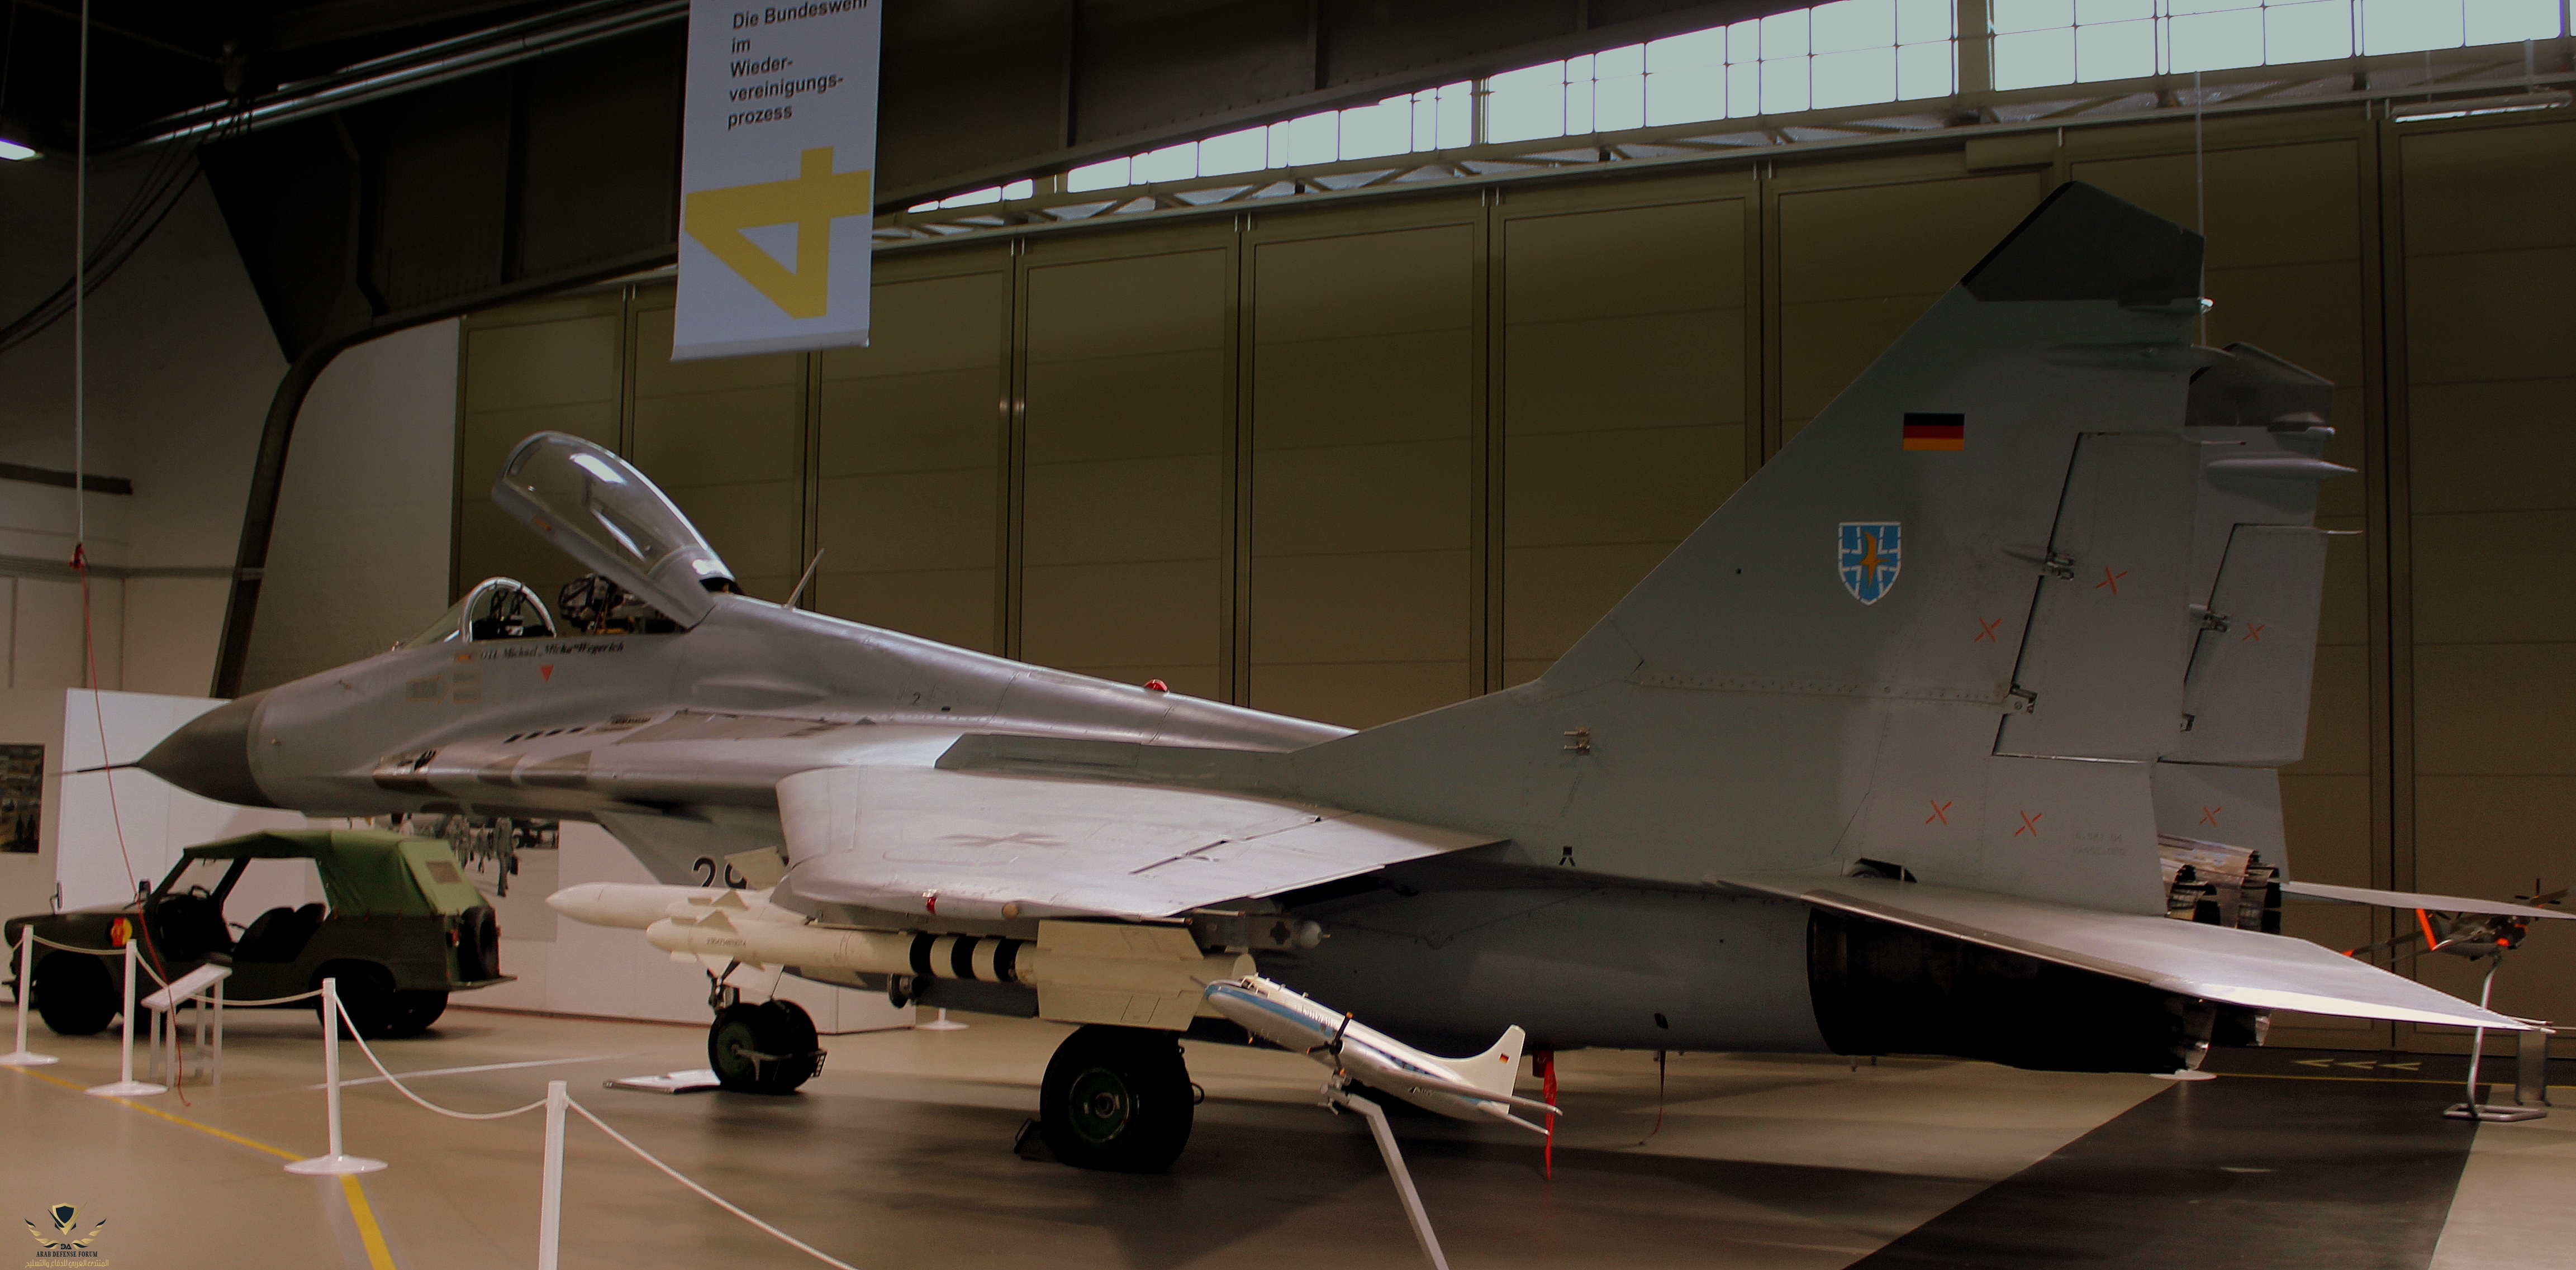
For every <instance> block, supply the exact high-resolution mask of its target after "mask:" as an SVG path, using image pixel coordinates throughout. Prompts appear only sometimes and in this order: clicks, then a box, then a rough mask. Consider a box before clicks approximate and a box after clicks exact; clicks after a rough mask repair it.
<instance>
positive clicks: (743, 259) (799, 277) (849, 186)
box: [680, 146, 873, 318]
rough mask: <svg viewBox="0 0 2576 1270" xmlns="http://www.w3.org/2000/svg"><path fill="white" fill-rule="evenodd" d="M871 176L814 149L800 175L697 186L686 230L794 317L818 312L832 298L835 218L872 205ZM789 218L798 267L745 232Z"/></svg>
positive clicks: (684, 218)
mask: <svg viewBox="0 0 2576 1270" xmlns="http://www.w3.org/2000/svg"><path fill="white" fill-rule="evenodd" d="M869 177H870V174H869V173H866V172H834V171H833V170H832V150H831V147H829V146H826V147H824V148H822V149H819V150H807V151H805V152H804V156H803V162H802V165H801V168H800V170H799V171H798V173H797V175H796V178H795V179H794V180H790V181H762V182H760V183H758V184H754V185H735V186H729V187H727V188H724V189H719V190H696V191H693V192H691V193H690V194H689V196H688V197H687V198H686V199H685V200H683V201H682V203H681V207H680V218H681V224H682V228H683V229H684V230H685V231H686V232H687V234H688V235H689V237H691V238H694V239H696V240H698V245H700V246H702V247H705V248H706V249H707V250H708V251H710V252H713V253H714V254H715V258H716V259H718V260H721V261H723V262H725V264H727V265H729V266H731V267H732V269H733V271H734V272H735V273H738V274H741V275H742V280H743V281H745V282H748V283H750V284H751V285H752V287H753V288H754V289H756V290H758V291H759V292H760V293H761V294H762V295H765V296H768V297H769V301H770V303H772V304H775V305H777V306H778V307H779V308H781V309H783V310H785V311H786V313H787V316H789V317H792V318H818V317H821V316H823V313H824V310H825V309H826V308H827V307H829V304H830V300H831V281H832V221H833V219H834V218H835V217H841V216H866V215H869V214H870V213H871V212H872V211H873V208H872V207H871V205H870V203H869V198H870V196H871V194H872V193H873V186H872V183H871V181H870V180H869ZM786 224H793V225H795V226H796V271H795V272H794V273H790V272H788V271H787V268H786V266H784V265H781V264H779V263H778V261H777V260H776V259H775V258H774V257H772V256H771V255H770V254H769V253H768V252H766V251H763V250H761V248H760V245H759V244H757V243H754V242H753V241H751V239H750V238H749V237H747V236H745V235H744V233H743V232H742V231H744V230H746V229H752V228H755V227H758V226H762V225H786Z"/></svg>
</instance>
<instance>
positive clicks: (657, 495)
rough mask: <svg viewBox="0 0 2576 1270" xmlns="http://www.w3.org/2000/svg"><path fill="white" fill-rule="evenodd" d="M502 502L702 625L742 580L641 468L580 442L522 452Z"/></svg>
mask: <svg viewBox="0 0 2576 1270" xmlns="http://www.w3.org/2000/svg"><path fill="white" fill-rule="evenodd" d="M492 500H493V501H494V502H496V503H498V504H500V506H501V508H502V509H503V510H505V511H507V512H509V513H510V514H511V515H512V516H514V517H516V518H518V520H519V522H520V523H522V524H524V525H526V526H528V527H529V528H530V529H534V530H536V531H537V532H538V533H541V534H544V535H545V536H546V537H547V538H548V539H549V540H551V541H552V542H553V543H554V544H555V545H556V546H558V547H561V548H563V549H564V551H565V552H566V553H568V554H570V555H571V556H572V557H573V558H574V559H575V560H579V561H580V562H582V563H583V564H584V565H587V566H589V567H590V568H592V569H594V570H597V571H598V572H599V573H601V574H602V575H605V576H606V577H607V578H608V579H609V580H611V581H613V582H615V583H617V584H618V585H619V586H621V587H624V588H626V589H627V590H628V591H630V592H632V593H634V594H635V595H636V596H637V597H639V598H641V599H642V600H644V602H645V603H647V604H650V605H652V606H653V607H654V608H656V609H659V610H661V611H662V612H663V613H666V614H668V615H670V616H671V617H673V618H675V619H677V620H678V621H679V622H680V624H681V625H683V626H695V625H697V624H698V623H699V622H700V621H701V620H703V619H704V618H705V617H706V615H707V614H708V612H710V611H711V610H713V609H714V607H715V602H714V600H713V599H711V598H710V597H709V594H708V593H709V592H711V591H731V590H738V589H739V588H737V587H736V586H735V585H734V579H733V571H732V570H730V569H728V568H726V567H725V562H724V560H723V558H722V557H720V556H718V555H716V552H715V548H713V547H710V546H708V545H707V540H706V539H705V538H703V537H700V536H699V534H698V531H697V528H696V527H695V526H693V525H691V524H690V523H689V521H688V518H687V517H685V516H682V515H681V514H680V509H679V508H677V507H675V506H673V505H672V504H671V500H670V498H669V497H668V496H666V495H664V494H663V493H662V491H661V489H660V488H659V487H657V486H655V485H654V484H653V482H652V481H650V480H647V479H646V478H645V476H644V473H642V472H641V471H638V470H636V468H635V466H634V465H633V464H631V463H628V462H627V461H626V460H624V459H621V458H619V457H617V456H616V455H615V454H612V453H610V452H609V451H607V450H606V449H603V448H601V447H600V446H598V445H595V444H593V443H591V442H589V441H585V440H583V439H581V438H580V437H576V436H567V435H565V434H564V433H561V432H540V433H538V434H536V435H535V436H532V437H529V438H528V439H527V440H525V441H522V442H520V443H519V448H518V449H516V450H514V451H512V452H511V453H510V461H509V462H508V463H506V464H504V465H503V466H502V469H501V475H500V477H499V479H497V480H495V481H494V482H493V483H492Z"/></svg>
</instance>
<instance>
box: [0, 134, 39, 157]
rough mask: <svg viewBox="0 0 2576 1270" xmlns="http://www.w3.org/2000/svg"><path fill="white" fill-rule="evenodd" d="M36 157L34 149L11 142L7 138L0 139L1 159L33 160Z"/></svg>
mask: <svg viewBox="0 0 2576 1270" xmlns="http://www.w3.org/2000/svg"><path fill="white" fill-rule="evenodd" d="M35 157H36V151H35V150H34V148H32V147H29V146H22V145H20V144H18V143H17V142H15V141H11V140H10V139H8V138H7V137H0V159H32V158H35Z"/></svg>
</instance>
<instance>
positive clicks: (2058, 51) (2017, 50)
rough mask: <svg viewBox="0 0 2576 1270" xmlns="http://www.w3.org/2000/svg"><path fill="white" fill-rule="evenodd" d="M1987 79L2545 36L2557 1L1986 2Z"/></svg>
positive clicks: (2075, 75)
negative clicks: (1990, 21) (1990, 31)
mask: <svg viewBox="0 0 2576 1270" xmlns="http://www.w3.org/2000/svg"><path fill="white" fill-rule="evenodd" d="M1993 3H1994V10H1993V14H1994V30H1995V45H1994V49H1995V55H1994V68H1995V87H1997V88H2001V89H2014V88H2037V87H2042V86H2044V85H2050V84H2077V83H2093V82H2097V81H2100V80H2106V79H2140V78H2144V77H2147V76H2150V75H2158V74H2189V73H2191V72H2193V71H2215V70H2231V69H2234V68H2237V67H2244V66H2280V65H2284V64H2288V63H2292V62H2324V61H2333V60H2336V59H2338V58H2346V57H2351V56H2352V55H2353V54H2354V52H2355V51H2356V50H2357V51H2359V52H2361V53H2364V54H2373V55H2376V54H2386V53H2416V52H2425V51H2429V50H2433V49H2448V48H2463V47H2469V46H2474V45H2480V44H2509V43H2514V42H2518V41H2521V40H2548V39H2556V38H2558V37H2559V36H2560V35H2561V34H2563V33H2564V30H2563V15H2562V13H2561V12H2560V8H2559V3H2558V0H1993Z"/></svg>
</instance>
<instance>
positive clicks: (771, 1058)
mask: <svg viewBox="0 0 2576 1270" xmlns="http://www.w3.org/2000/svg"><path fill="white" fill-rule="evenodd" d="M734 969H735V967H733V966H731V965H728V966H726V967H725V970H724V974H721V975H720V974H717V973H715V972H714V971H709V972H707V981H708V986H707V1004H708V1005H709V1006H712V1007H714V1009H715V1012H716V1021H715V1022H714V1023H713V1024H711V1025H709V1026H708V1028H707V1066H708V1067H709V1068H712V1069H714V1071H715V1074H716V1081H717V1082H718V1083H719V1084H721V1085H723V1086H724V1087H725V1088H726V1089H730V1090H732V1091H734V1092H735V1093H743V1094H792V1093H795V1092H796V1087H797V1086H799V1085H802V1084H804V1083H805V1082H806V1081H809V1080H812V1079H813V1078H814V1077H815V1076H817V1075H819V1074H821V1073H822V1070H823V1045H822V1039H821V1038H820V1037H818V1036H817V1035H815V1032H814V1019H813V1016H811V1015H808V1014H807V1013H805V1007H803V1006H801V1005H798V1004H796V1003H795V1002H793V1001H788V1000H784V999H782V998H771V999H770V1000H767V1001H762V1002H758V1003H756V1004H746V1003H745V1002H744V1001H743V1000H742V992H741V990H740V989H738V988H735V987H733V986H732V985H731V984H728V983H726V982H725V979H726V978H728V977H729V976H731V975H732V974H733V972H734Z"/></svg>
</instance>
